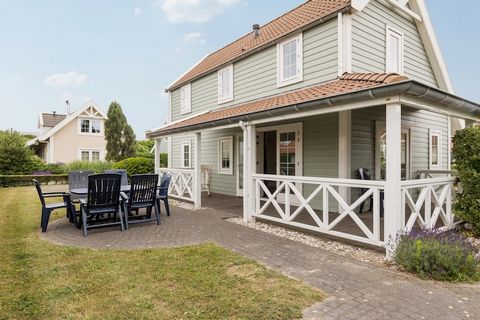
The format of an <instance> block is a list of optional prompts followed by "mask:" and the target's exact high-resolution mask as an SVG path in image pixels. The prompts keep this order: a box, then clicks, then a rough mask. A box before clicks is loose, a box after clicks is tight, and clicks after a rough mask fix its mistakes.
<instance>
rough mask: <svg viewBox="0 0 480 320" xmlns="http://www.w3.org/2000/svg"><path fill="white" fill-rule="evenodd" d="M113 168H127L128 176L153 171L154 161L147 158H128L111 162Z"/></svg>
mask: <svg viewBox="0 0 480 320" xmlns="http://www.w3.org/2000/svg"><path fill="white" fill-rule="evenodd" d="M113 169H124V170H127V175H128V176H129V177H131V176H133V175H135V174H146V173H153V172H154V171H155V161H154V160H153V159H149V158H128V159H125V160H122V161H119V162H116V163H114V164H113Z"/></svg>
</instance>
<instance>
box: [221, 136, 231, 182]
mask: <svg viewBox="0 0 480 320" xmlns="http://www.w3.org/2000/svg"><path fill="white" fill-rule="evenodd" d="M218 173H219V174H230V175H231V174H233V137H225V138H220V139H218Z"/></svg>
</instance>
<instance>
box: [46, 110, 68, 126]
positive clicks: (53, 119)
mask: <svg viewBox="0 0 480 320" xmlns="http://www.w3.org/2000/svg"><path fill="white" fill-rule="evenodd" d="M40 116H41V117H42V124H43V126H44V127H55V126H56V125H57V124H59V123H60V122H62V121H63V120H64V119H65V118H66V117H67V115H65V114H58V113H41V114H40Z"/></svg>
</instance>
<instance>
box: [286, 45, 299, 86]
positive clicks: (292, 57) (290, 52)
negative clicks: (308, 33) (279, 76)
mask: <svg viewBox="0 0 480 320" xmlns="http://www.w3.org/2000/svg"><path fill="white" fill-rule="evenodd" d="M296 76H297V40H292V41H290V42H288V43H286V44H284V45H283V78H284V79H289V78H293V77H296Z"/></svg>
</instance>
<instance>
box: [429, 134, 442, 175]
mask: <svg viewBox="0 0 480 320" xmlns="http://www.w3.org/2000/svg"><path fill="white" fill-rule="evenodd" d="M441 137H442V133H441V132H440V131H436V130H430V156H429V159H430V163H429V167H430V170H434V169H440V167H441V155H442V143H441Z"/></svg>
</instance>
